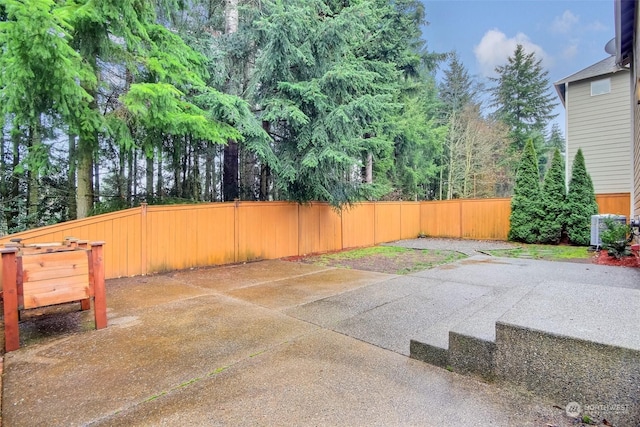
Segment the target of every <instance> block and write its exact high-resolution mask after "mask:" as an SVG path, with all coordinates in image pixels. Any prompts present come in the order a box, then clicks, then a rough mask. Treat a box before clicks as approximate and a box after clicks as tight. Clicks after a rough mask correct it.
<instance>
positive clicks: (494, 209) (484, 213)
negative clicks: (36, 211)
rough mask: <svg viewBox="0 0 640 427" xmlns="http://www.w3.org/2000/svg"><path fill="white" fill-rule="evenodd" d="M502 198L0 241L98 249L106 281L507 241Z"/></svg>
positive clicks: (622, 198) (76, 226) (613, 198)
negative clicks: (418, 242) (391, 247)
mask: <svg viewBox="0 0 640 427" xmlns="http://www.w3.org/2000/svg"><path fill="white" fill-rule="evenodd" d="M596 200H597V202H598V205H599V207H600V213H613V214H621V215H629V212H630V209H631V208H630V195H629V194H628V193H616V194H601V195H598V196H597V197H596ZM509 214H510V199H457V200H444V201H426V202H365V203H360V204H357V205H354V206H352V207H350V208H345V209H343V210H342V211H340V212H338V211H336V210H334V209H333V208H331V207H330V206H329V205H327V204H326V203H310V204H305V205H300V204H296V203H290V202H231V203H206V204H204V203H203V204H194V205H160V206H147V205H142V206H141V207H137V208H132V209H127V210H124V211H119V212H114V213H109V214H103V215H98V216H95V217H90V218H85V219H81V220H75V221H69V222H65V223H61V224H56V225H52V226H48V227H42V228H38V229H34V230H29V231H25V232H22V233H17V234H14V235H10V236H5V237H3V238H2V239H0V243H7V242H9V240H10V239H12V238H16V237H18V238H21V239H23V242H24V243H38V242H55V241H63V240H64V239H65V238H66V237H69V236H73V237H75V238H78V239H82V240H91V241H97V240H99V241H105V242H107V245H105V247H104V257H105V265H104V267H105V277H106V278H115V277H123V276H135V275H142V274H151V273H156V272H160V271H168V270H179V269H185V268H193V267H204V266H211V265H222V264H231V263H236V262H245V261H253V260H259V259H275V258H281V257H287V256H300V255H305V254H310V253H322V252H330V251H337V250H342V249H347V248H353V247H363V246H372V245H375V244H378V243H382V242H389V241H394V240H400V239H408V238H414V237H417V236H418V234H424V235H427V236H430V237H453V238H466V239H483V240H505V239H506V238H507V234H508V231H509Z"/></svg>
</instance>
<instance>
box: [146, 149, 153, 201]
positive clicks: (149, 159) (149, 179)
mask: <svg viewBox="0 0 640 427" xmlns="http://www.w3.org/2000/svg"><path fill="white" fill-rule="evenodd" d="M154 152H155V149H154ZM153 157H154V156H153V153H152V154H151V156H147V171H146V172H147V175H146V188H145V192H146V193H147V198H146V199H147V202H148V201H150V200H151V199H153V172H154V171H153Z"/></svg>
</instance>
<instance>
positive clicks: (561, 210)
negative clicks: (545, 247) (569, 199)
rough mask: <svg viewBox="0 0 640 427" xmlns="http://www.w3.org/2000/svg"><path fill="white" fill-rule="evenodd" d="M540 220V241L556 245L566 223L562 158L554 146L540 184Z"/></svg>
mask: <svg viewBox="0 0 640 427" xmlns="http://www.w3.org/2000/svg"><path fill="white" fill-rule="evenodd" d="M540 196H541V197H540V200H541V206H540V209H541V213H542V218H543V220H542V221H541V222H540V239H539V241H540V243H551V244H554V245H557V244H558V243H560V239H561V238H562V231H563V229H564V228H565V223H566V214H567V208H566V196H567V190H566V187H565V183H564V159H563V158H562V155H561V154H560V151H559V150H558V149H557V148H556V150H555V152H554V153H553V158H552V159H551V166H550V167H549V170H548V171H547V174H546V175H545V177H544V182H543V184H542V193H541V195H540Z"/></svg>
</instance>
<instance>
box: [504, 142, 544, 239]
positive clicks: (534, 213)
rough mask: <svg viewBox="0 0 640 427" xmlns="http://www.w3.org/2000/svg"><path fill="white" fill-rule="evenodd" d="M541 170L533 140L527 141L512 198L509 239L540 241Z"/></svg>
mask: <svg viewBox="0 0 640 427" xmlns="http://www.w3.org/2000/svg"><path fill="white" fill-rule="evenodd" d="M540 206H541V205H540V172H539V171H538V156H536V150H535V148H534V147H533V141H532V140H529V141H527V144H526V145H525V147H524V152H523V153H522V158H521V159H520V164H519V165H518V171H517V173H516V183H515V186H514V188H513V197H512V198H511V215H510V216H509V240H515V241H519V242H525V243H535V242H537V241H538V236H539V229H540V219H541V213H540Z"/></svg>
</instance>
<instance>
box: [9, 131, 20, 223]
mask: <svg viewBox="0 0 640 427" xmlns="http://www.w3.org/2000/svg"><path fill="white" fill-rule="evenodd" d="M11 142H12V150H13V161H12V162H11V182H10V187H11V190H10V193H9V212H8V214H7V228H8V229H9V232H12V230H16V229H17V228H18V226H19V222H18V218H19V213H20V211H19V208H18V203H17V200H18V199H19V198H20V179H19V177H18V175H16V173H15V170H16V168H17V167H18V165H19V164H20V135H19V134H18V132H15V133H13V134H12V136H11Z"/></svg>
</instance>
